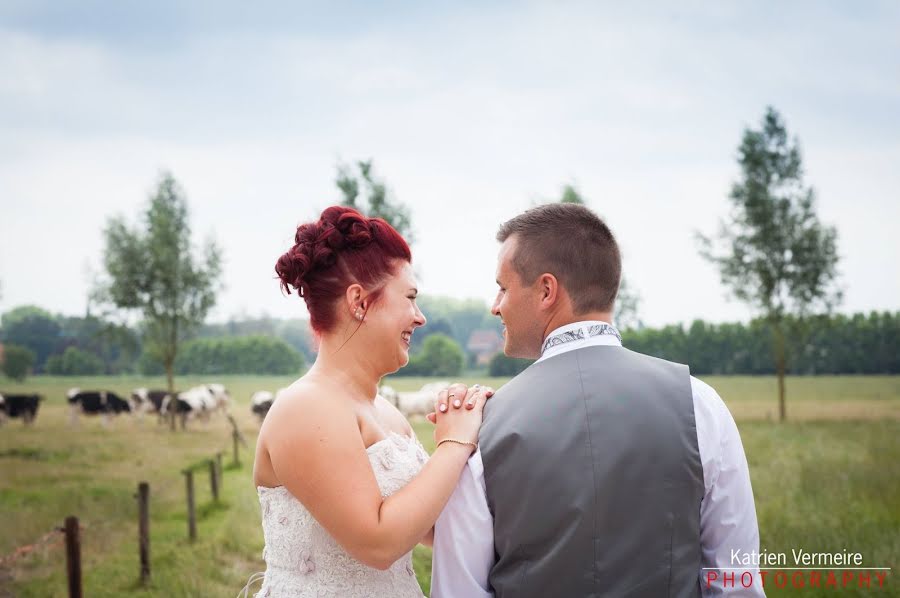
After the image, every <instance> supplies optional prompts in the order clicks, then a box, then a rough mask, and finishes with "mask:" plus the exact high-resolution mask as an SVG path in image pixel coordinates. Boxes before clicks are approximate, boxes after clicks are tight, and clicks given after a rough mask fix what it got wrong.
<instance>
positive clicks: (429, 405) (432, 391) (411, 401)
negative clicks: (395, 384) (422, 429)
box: [397, 382, 450, 417]
mask: <svg viewBox="0 0 900 598" xmlns="http://www.w3.org/2000/svg"><path fill="white" fill-rule="evenodd" d="M448 386H450V383H449V382H431V383H429V384H426V385H425V386H423V387H422V388H421V389H420V390H417V391H415V392H401V393H397V394H398V398H397V402H398V404H397V408H398V409H399V410H400V411H401V413H403V415H405V416H406V417H410V416H412V415H426V414H428V413H431V412H432V411H434V402H435V401H436V400H437V395H438V393H439V392H440V391H442V390H444V389H445V388H447V387H448Z"/></svg>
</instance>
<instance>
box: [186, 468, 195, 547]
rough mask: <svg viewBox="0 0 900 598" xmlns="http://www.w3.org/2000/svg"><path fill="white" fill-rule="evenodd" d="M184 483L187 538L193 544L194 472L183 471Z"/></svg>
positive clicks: (189, 470) (190, 470)
mask: <svg viewBox="0 0 900 598" xmlns="http://www.w3.org/2000/svg"><path fill="white" fill-rule="evenodd" d="M184 481H185V485H186V486H187V520H188V538H190V540H191V542H193V541H194V540H196V539H197V513H196V512H195V511H194V470H192V469H186V470H184Z"/></svg>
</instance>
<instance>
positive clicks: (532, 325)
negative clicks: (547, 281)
mask: <svg viewBox="0 0 900 598" xmlns="http://www.w3.org/2000/svg"><path fill="white" fill-rule="evenodd" d="M517 245H518V240H517V238H516V236H515V235H513V236H511V237H509V238H508V239H507V240H506V241H504V242H503V245H501V246H500V255H499V257H498V259H497V286H498V287H500V288H499V289H498V290H497V298H496V299H494V305H493V306H492V307H491V313H492V314H494V315H495V316H499V317H500V319H501V320H502V321H503V341H504V345H503V352H504V353H506V354H507V355H508V356H510V357H523V358H528V359H536V358H537V357H539V356H540V352H541V341H542V340H543V330H544V327H543V325H542V323H541V321H540V317H541V312H540V309H539V307H540V288H539V287H540V285H539V284H537V281H535V282H534V283H533V284H531V285H525V284H523V283H522V278H521V276H519V272H518V271H517V270H516V268H515V266H514V265H513V258H514V257H515V252H516V247H517Z"/></svg>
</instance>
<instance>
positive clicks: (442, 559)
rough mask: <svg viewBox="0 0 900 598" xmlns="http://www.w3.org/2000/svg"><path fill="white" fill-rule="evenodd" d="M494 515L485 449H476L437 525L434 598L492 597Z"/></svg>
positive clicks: (432, 582)
mask: <svg viewBox="0 0 900 598" xmlns="http://www.w3.org/2000/svg"><path fill="white" fill-rule="evenodd" d="M493 565H494V518H493V517H492V516H491V511H490V509H489V508H488V502H487V492H486V491H485V485H484V464H483V462H482V460H481V452H480V451H475V454H473V455H472V456H471V457H470V458H469V461H468V463H467V464H466V467H465V469H463V472H462V474H461V475H460V478H459V483H458V484H457V485H456V489H455V490H454V491H453V494H452V495H451V496H450V500H449V501H448V502H447V506H446V507H444V510H443V512H442V513H441V515H440V517H438V520H437V523H435V525H434V552H433V556H432V561H431V596H432V598H492V597H493V595H494V594H493V592H491V591H490V586H489V583H488V575H489V574H490V571H491V567H492V566H493Z"/></svg>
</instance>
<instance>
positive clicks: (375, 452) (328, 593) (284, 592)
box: [256, 433, 428, 598]
mask: <svg viewBox="0 0 900 598" xmlns="http://www.w3.org/2000/svg"><path fill="white" fill-rule="evenodd" d="M366 453H368V455H369V462H370V463H371V464H372V470H373V471H374V472H375V479H376V480H377V481H378V487H379V488H380V489H381V495H382V496H384V497H387V496H390V495H391V494H393V493H394V492H396V491H397V490H399V489H400V488H402V487H403V486H405V485H406V484H407V483H408V482H409V481H410V480H411V479H412V478H413V477H414V476H415V475H416V474H417V473H419V471H420V470H421V469H422V466H423V465H424V464H425V462H426V461H427V460H428V454H427V453H426V452H425V449H424V448H422V445H421V444H419V441H418V440H416V439H415V438H410V437H408V436H405V435H402V434H397V433H391V434H390V435H389V436H388V437H387V438H385V439H383V440H380V441H378V442H376V443H375V444H373V445H372V446H370V447H368V448H367V449H366ZM257 492H258V494H259V502H260V507H261V509H262V525H263V534H264V536H265V541H266V547H265V549H264V550H263V558H264V559H265V561H266V572H265V577H264V580H263V585H262V587H261V588H260V590H259V592H258V593H257V594H256V596H258V597H260V598H281V597H286V596H291V597H297V598H307V597H314V596H315V597H340V598H375V597H385V598H387V597H397V598H421V597H422V591H421V589H420V588H419V583H418V581H416V576H415V573H414V572H413V568H412V552H409V553H407V554H406V555H404V556H403V557H402V558H401V559H400V560H398V561H397V562H396V563H394V564H393V565H391V567H390V568H389V569H387V570H385V571H380V570H378V569H374V568H372V567H368V566H367V565H364V564H363V563H361V562H359V561H357V560H356V559H354V558H353V557H351V556H350V555H349V554H347V552H346V551H344V549H343V548H341V547H340V545H339V544H338V543H337V542H335V540H334V539H333V538H332V537H331V536H330V535H329V534H328V532H327V531H325V529H324V528H323V527H322V526H321V525H319V523H318V522H317V521H316V520H315V519H314V518H313V516H312V515H311V514H310V512H309V511H308V510H307V509H306V507H304V506H303V504H302V503H301V502H300V501H298V500H297V499H296V498H294V496H293V495H292V494H291V493H290V492H288V491H287V489H286V488H284V487H283V486H279V487H277V488H263V487H259V488H257Z"/></svg>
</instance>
